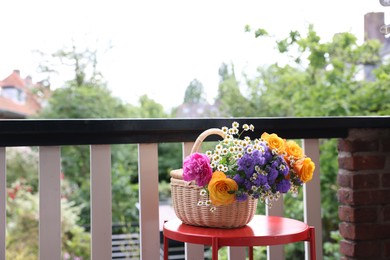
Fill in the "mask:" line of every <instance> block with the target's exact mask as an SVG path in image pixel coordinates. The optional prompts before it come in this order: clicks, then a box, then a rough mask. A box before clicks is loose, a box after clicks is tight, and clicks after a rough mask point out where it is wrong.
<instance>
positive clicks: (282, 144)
mask: <svg viewBox="0 0 390 260" xmlns="http://www.w3.org/2000/svg"><path fill="white" fill-rule="evenodd" d="M261 139H263V140H264V141H266V142H267V143H268V146H269V148H271V150H276V151H277V152H278V154H283V153H284V151H285V150H286V140H284V139H282V138H280V137H279V136H278V135H277V134H268V133H267V132H264V133H263V134H262V135H261Z"/></svg>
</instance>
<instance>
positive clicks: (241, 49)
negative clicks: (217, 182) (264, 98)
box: [0, 0, 390, 110]
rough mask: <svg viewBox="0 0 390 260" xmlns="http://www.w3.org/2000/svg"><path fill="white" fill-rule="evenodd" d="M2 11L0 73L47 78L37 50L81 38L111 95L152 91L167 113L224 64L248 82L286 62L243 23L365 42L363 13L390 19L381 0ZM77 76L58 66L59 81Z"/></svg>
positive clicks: (109, 2) (20, 0) (12, 1)
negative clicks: (271, 66) (261, 70)
mask: <svg viewBox="0 0 390 260" xmlns="http://www.w3.org/2000/svg"><path fill="white" fill-rule="evenodd" d="M0 10H1V12H0V33H1V34H0V39H1V40H0V79H4V78H5V77H7V76H8V75H9V74H10V73H11V72H12V71H13V70H14V69H19V70H20V71H21V76H22V77H26V76H27V75H30V76H32V77H33V81H39V80H41V79H43V75H42V74H39V73H37V68H38V65H39V64H40V61H41V60H40V58H39V56H37V55H36V54H34V52H33V51H34V50H40V51H42V52H44V53H47V54H51V53H54V52H55V51H57V50H60V49H63V48H66V47H69V46H71V44H72V42H74V43H76V46H80V49H83V48H85V47H89V48H90V49H95V50H97V51H98V70H99V71H101V72H102V74H103V76H104V79H105V80H106V81H107V85H108V87H109V89H110V90H111V91H112V93H113V95H114V96H117V97H119V98H121V99H122V100H124V101H125V102H128V103H131V104H134V105H137V100H138V98H139V97H140V96H142V95H144V94H146V95H148V97H150V98H152V99H154V100H155V101H156V102H158V103H160V104H162V105H163V106H164V108H165V109H166V110H169V109H170V108H172V107H175V106H178V105H180V104H181V103H182V102H183V98H184V93H185V89H186V88H187V86H188V85H189V84H190V82H191V81H192V80H193V79H197V80H199V81H200V82H201V83H202V84H203V87H204V90H205V92H206V96H207V99H208V100H209V102H213V101H214V99H215V97H216V95H217V89H218V83H219V75H218V69H219V67H220V66H221V64H222V63H227V64H234V68H235V74H236V76H237V78H238V79H239V80H240V81H241V82H242V81H243V78H242V76H241V75H242V73H246V74H249V75H254V74H255V71H256V68H257V67H259V66H266V65H269V64H272V63H275V62H276V61H278V59H280V57H278V56H277V55H276V52H275V50H274V45H273V44H272V42H273V41H272V40H271V39H269V40H260V39H255V37H254V35H253V34H251V33H247V32H245V30H244V28H245V25H250V27H251V28H253V29H256V28H260V27H261V28H264V29H266V30H267V31H268V32H269V33H270V34H271V35H272V36H274V37H275V38H276V39H281V38H284V37H286V36H287V35H288V32H289V31H291V30H298V31H300V32H306V31H307V28H308V25H309V24H313V25H314V29H315V31H316V32H317V33H318V34H319V36H320V37H321V39H322V40H323V41H328V40H330V39H331V37H332V36H333V35H334V34H335V33H339V32H351V33H353V34H355V35H356V36H357V37H358V38H359V39H360V41H363V28H364V27H363V24H364V15H365V14H366V13H369V12H384V13H385V19H386V18H390V12H389V11H390V7H383V6H382V5H381V4H380V2H379V0H327V1H320V0H279V1H270V0H257V1H255V0H236V1H233V0H166V1H162V0H137V1H136V0H128V1H125V0H68V1H54V0H34V1H31V0H4V1H1V2H0ZM387 20H389V22H390V19H386V23H389V22H387ZM109 46H111V48H108V47H109ZM71 76H72V74H71V73H69V71H67V70H63V71H61V73H60V74H59V75H56V76H54V77H52V86H53V87H60V86H61V85H62V84H63V81H64V80H68V79H71ZM244 94H245V93H244Z"/></svg>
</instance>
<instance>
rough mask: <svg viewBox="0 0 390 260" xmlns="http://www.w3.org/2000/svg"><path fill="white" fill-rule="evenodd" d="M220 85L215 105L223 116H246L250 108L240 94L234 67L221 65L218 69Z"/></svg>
mask: <svg viewBox="0 0 390 260" xmlns="http://www.w3.org/2000/svg"><path fill="white" fill-rule="evenodd" d="M219 76H220V83H219V86H218V95H217V98H216V101H215V103H216V104H217V106H218V108H219V110H220V113H221V114H222V115H224V116H248V115H249V114H250V110H251V108H250V106H249V102H248V100H247V99H246V98H245V97H244V96H243V95H242V94H241V90H240V84H239V82H238V81H237V79H236V76H235V74H234V66H233V65H231V67H230V70H229V67H228V66H227V65H226V64H225V63H223V64H222V65H221V67H220V69H219Z"/></svg>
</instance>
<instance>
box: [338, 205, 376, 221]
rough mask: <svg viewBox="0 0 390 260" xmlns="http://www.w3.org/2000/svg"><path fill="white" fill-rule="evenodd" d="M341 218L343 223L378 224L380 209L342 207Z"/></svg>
mask: <svg viewBox="0 0 390 260" xmlns="http://www.w3.org/2000/svg"><path fill="white" fill-rule="evenodd" d="M339 218H340V220H341V221H346V222H354V223H363V222H371V223H372V222H376V221H377V220H378V208H377V207H359V208H355V207H350V206H340V207H339Z"/></svg>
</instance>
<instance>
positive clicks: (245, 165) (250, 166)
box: [237, 153, 255, 177]
mask: <svg viewBox="0 0 390 260" xmlns="http://www.w3.org/2000/svg"><path fill="white" fill-rule="evenodd" d="M237 165H238V170H239V171H244V172H245V174H246V176H248V177H249V176H252V174H253V172H254V171H255V164H254V161H253V158H252V156H251V155H250V154H247V153H246V154H244V155H243V156H242V157H241V158H240V159H238V161H237Z"/></svg>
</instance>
